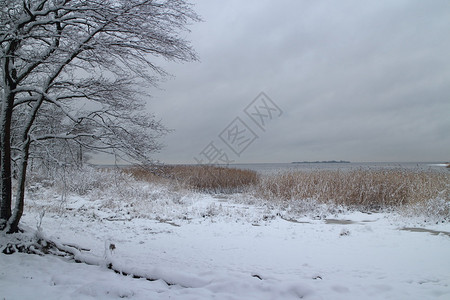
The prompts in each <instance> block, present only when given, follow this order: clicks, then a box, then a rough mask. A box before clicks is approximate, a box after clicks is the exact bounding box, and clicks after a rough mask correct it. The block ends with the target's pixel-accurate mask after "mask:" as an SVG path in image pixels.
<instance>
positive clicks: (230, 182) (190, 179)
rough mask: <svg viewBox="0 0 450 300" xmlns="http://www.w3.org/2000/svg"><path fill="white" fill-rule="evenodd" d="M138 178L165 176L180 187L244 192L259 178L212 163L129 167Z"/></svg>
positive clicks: (207, 190)
mask: <svg viewBox="0 0 450 300" xmlns="http://www.w3.org/2000/svg"><path fill="white" fill-rule="evenodd" d="M126 171H127V172H129V173H131V174H132V175H133V176H135V177H136V178H137V179H139V180H145V181H152V182H153V181H155V180H161V178H164V179H166V180H170V181H171V182H172V183H176V184H177V185H178V186H182V187H185V188H190V189H193V190H196V191H201V192H207V193H236V192H243V191H245V190H246V189H247V188H248V187H250V186H254V185H256V184H257V183H258V181H259V175H258V174H257V173H256V172H255V171H251V170H241V169H235V168H226V167H218V166H209V165H164V166H157V167H151V168H146V169H143V168H131V169H128V170H126Z"/></svg>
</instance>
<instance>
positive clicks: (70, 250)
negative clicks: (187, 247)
mask: <svg viewBox="0 0 450 300" xmlns="http://www.w3.org/2000/svg"><path fill="white" fill-rule="evenodd" d="M0 251H1V253H3V254H7V255H10V254H14V253H16V252H17V253H26V254H34V255H39V256H44V255H54V256H58V257H62V258H64V259H67V260H69V261H74V262H76V263H83V264H87V265H94V266H99V267H101V266H105V261H100V260H96V259H86V258H87V257H86V256H85V255H83V254H82V251H90V249H86V248H81V247H79V246H75V245H70V244H59V243H57V242H54V241H51V240H48V239H45V238H42V237H39V238H37V239H36V240H34V241H27V242H21V241H17V242H16V243H12V242H9V243H7V244H6V245H4V246H2V245H0ZM106 267H107V268H108V269H109V270H111V271H113V272H114V273H116V274H120V275H123V276H128V277H132V278H134V279H145V280H148V281H157V280H161V281H163V282H164V283H166V284H167V285H168V286H173V285H178V286H181V287H184V286H182V285H180V284H176V283H174V282H169V281H167V280H164V279H159V278H152V277H148V276H145V275H138V274H133V273H131V272H126V271H123V270H120V269H119V268H116V267H115V266H114V265H113V263H112V262H107V263H106Z"/></svg>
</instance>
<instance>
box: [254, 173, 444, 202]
mask: <svg viewBox="0 0 450 300" xmlns="http://www.w3.org/2000/svg"><path fill="white" fill-rule="evenodd" d="M255 194H256V196H258V197H261V198H264V199H266V200H281V201H289V200H300V199H314V200H317V201H318V202H322V203H334V204H338V205H345V206H348V207H359V208H364V209H371V210H376V209H380V208H387V207H391V208H392V207H398V206H401V205H406V204H417V203H424V202H426V201H429V200H431V199H436V198H441V199H444V200H445V201H447V202H450V174H446V173H437V172H416V171H407V170H355V171H319V170H318V171H313V172H286V173H280V174H276V175H267V176H263V177H262V178H261V180H260V181H259V184H258V185H257V186H256V187H255Z"/></svg>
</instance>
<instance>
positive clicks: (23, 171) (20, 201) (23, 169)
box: [7, 139, 30, 233]
mask: <svg viewBox="0 0 450 300" xmlns="http://www.w3.org/2000/svg"><path fill="white" fill-rule="evenodd" d="M29 151H30V140H29V139H27V141H25V142H24V144H23V145H22V149H21V155H20V156H21V158H20V166H19V173H18V177H17V195H16V204H15V207H14V212H13V214H12V216H11V217H10V219H9V220H8V225H7V232H8V233H13V232H17V231H18V230H19V221H20V218H22V214H23V207H24V198H25V179H26V175H27V167H28V156H29Z"/></svg>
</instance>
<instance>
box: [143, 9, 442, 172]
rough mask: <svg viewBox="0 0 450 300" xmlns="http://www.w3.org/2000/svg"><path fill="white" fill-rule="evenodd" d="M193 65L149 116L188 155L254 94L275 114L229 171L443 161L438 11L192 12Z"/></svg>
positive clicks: (168, 154)
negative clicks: (275, 165) (255, 165)
mask: <svg viewBox="0 0 450 300" xmlns="http://www.w3.org/2000/svg"><path fill="white" fill-rule="evenodd" d="M196 3H197V10H198V12H199V13H200V14H201V15H202V16H203V18H204V19H205V22H202V23H199V24H195V25H194V26H192V34H191V35H190V36H189V37H188V38H190V39H191V40H192V42H193V44H194V45H195V47H196V48H197V50H198V52H199V55H200V59H201V62H199V63H192V64H182V65H174V64H169V63H167V64H166V65H165V67H166V69H167V70H168V71H169V72H171V73H172V74H174V75H175V76H176V77H175V78H174V79H172V80H169V81H167V82H166V83H164V84H162V88H163V89H164V90H162V91H155V92H154V93H153V94H154V99H153V100H152V103H151V105H150V109H152V111H153V112H155V113H156V114H157V115H158V116H160V117H161V118H162V119H163V121H164V122H165V123H166V124H167V125H168V126H169V127H171V128H174V129H175V130H176V132H175V133H173V134H171V135H170V136H168V137H167V138H166V139H165V143H166V144H167V147H166V149H165V151H163V152H162V153H161V155H159V156H158V157H159V158H160V159H162V160H163V161H167V162H186V163H189V162H194V161H193V159H192V158H193V156H194V155H196V154H198V152H199V151H201V150H202V149H203V147H204V146H206V144H207V143H209V142H210V141H211V140H214V139H217V135H218V134H219V133H220V131H221V130H222V129H223V128H224V127H225V126H226V125H228V123H229V122H231V121H232V120H233V119H234V117H236V116H239V115H242V111H243V109H244V107H245V106H246V105H247V104H248V103H249V102H250V101H252V100H253V99H254V97H256V95H258V93H259V92H260V91H265V92H266V93H267V94H268V95H269V96H270V97H271V98H272V99H273V100H274V101H276V103H277V104H278V105H279V106H280V107H281V108H282V109H283V111H284V114H283V115H282V116H281V117H280V118H279V119H277V120H274V121H273V122H272V123H271V124H269V125H268V128H267V131H266V132H258V134H259V139H258V140H256V141H255V142H254V144H252V145H251V146H250V147H249V148H248V149H247V150H246V152H245V153H243V154H242V156H241V157H240V158H239V157H235V158H236V159H237V160H238V161H241V162H276V161H288V162H289V161H293V160H328V159H347V160H352V161H358V160H359V161H361V160H369V161H397V160H401V161H405V160H412V161H442V160H449V159H450V158H449V154H448V153H450V137H449V134H448V132H450V118H449V117H448V112H449V111H450V99H449V97H450V84H449V83H450V56H449V55H448V53H450V38H449V37H448V36H449V35H448V31H449V28H450V2H448V1H444V0H438V1H432V2H427V1H418V0H416V1H372V2H361V1H287V0H286V1H245V2H244V1H226V2H224V1H217V0H201V1H200V0H199V1H196Z"/></svg>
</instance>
